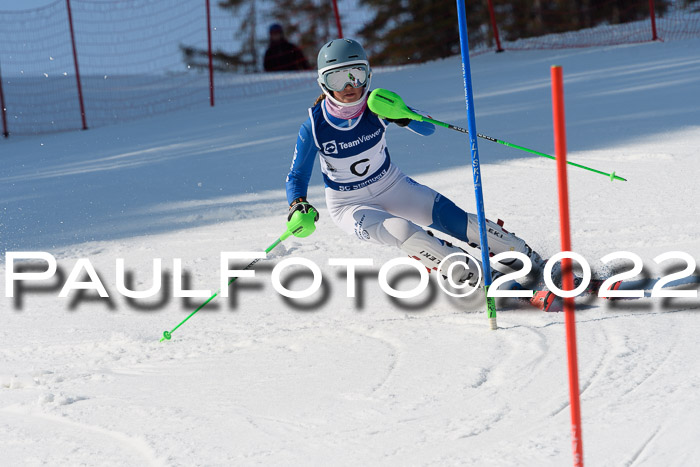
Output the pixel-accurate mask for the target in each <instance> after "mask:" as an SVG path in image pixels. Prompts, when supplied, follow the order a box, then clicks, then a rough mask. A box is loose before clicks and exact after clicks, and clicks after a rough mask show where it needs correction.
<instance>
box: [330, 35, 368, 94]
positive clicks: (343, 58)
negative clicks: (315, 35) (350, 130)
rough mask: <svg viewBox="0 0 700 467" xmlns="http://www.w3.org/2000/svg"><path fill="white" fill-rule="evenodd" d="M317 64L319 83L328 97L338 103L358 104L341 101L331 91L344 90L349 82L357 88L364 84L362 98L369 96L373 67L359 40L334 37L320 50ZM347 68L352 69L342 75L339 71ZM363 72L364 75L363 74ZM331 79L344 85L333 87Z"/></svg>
mask: <svg viewBox="0 0 700 467" xmlns="http://www.w3.org/2000/svg"><path fill="white" fill-rule="evenodd" d="M317 65H318V85H319V86H321V90H322V91H323V93H324V94H325V95H326V97H327V98H329V99H331V100H332V101H333V102H334V103H336V104H337V105H340V106H343V107H347V106H351V105H355V104H356V103H355V102H351V103H344V102H340V101H339V100H337V99H335V98H334V97H333V93H332V92H331V91H342V89H344V88H345V85H347V84H350V85H352V86H353V87H356V88H358V87H362V86H364V88H365V90H364V92H363V93H362V98H361V99H364V98H365V96H367V93H368V92H369V87H370V82H371V80H372V69H371V68H370V66H369V60H367V54H366V53H365V49H363V48H362V45H360V43H359V42H357V41H355V40H352V39H333V40H332V41H330V42H328V43H327V44H325V45H324V46H323V47H321V50H320V51H319V52H318V60H317ZM353 65H356V67H353ZM355 68H356V69H355ZM346 69H347V70H352V71H351V72H350V73H348V74H345V75H343V76H340V75H341V74H340V73H338V71H339V70H346ZM353 72H354V74H353ZM363 74H364V76H362V75H363ZM355 75H358V76H355ZM329 79H332V80H335V81H336V82H338V83H341V85H342V87H340V85H338V86H335V87H336V89H332V88H333V87H334V86H332V85H330V84H329V81H328V80H329ZM338 80H339V81H338ZM343 83H344V84H343ZM338 88H339V89H338Z"/></svg>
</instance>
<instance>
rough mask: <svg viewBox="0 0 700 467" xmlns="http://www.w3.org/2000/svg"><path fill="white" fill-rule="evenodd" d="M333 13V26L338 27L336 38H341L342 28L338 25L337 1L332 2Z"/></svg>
mask: <svg viewBox="0 0 700 467" xmlns="http://www.w3.org/2000/svg"><path fill="white" fill-rule="evenodd" d="M333 13H334V14H335V25H336V26H337V27H338V38H340V39H342V38H343V27H342V26H341V25H340V14H339V13H338V1H337V0H333Z"/></svg>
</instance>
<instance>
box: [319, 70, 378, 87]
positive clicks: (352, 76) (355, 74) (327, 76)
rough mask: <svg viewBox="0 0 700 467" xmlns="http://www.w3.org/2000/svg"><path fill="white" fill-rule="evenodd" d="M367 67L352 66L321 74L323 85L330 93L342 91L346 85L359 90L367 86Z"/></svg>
mask: <svg viewBox="0 0 700 467" xmlns="http://www.w3.org/2000/svg"><path fill="white" fill-rule="evenodd" d="M367 75H368V73H367V67H366V66H365V65H352V66H349V67H345V68H336V69H335V70H330V71H327V72H325V73H323V84H324V85H325V86H326V87H327V88H328V89H329V90H331V91H339V92H340V91H342V90H343V89H345V86H347V85H348V84H349V85H350V86H352V87H353V88H361V87H362V86H364V85H366V84H367Z"/></svg>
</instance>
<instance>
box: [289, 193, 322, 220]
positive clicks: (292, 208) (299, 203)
mask: <svg viewBox="0 0 700 467" xmlns="http://www.w3.org/2000/svg"><path fill="white" fill-rule="evenodd" d="M297 211H301V212H302V214H307V213H309V212H315V213H316V217H314V223H315V222H316V221H318V211H317V210H316V208H315V207H313V206H312V205H311V203H309V202H308V201H306V198H303V197H302V198H297V199H295V200H294V201H292V204H290V205H289V214H288V215H287V222H289V221H291V220H292V216H293V215H294V213H295V212H297Z"/></svg>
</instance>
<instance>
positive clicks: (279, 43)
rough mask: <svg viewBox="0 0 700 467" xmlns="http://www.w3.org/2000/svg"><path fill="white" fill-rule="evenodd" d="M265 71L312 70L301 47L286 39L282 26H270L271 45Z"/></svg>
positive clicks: (267, 53)
mask: <svg viewBox="0 0 700 467" xmlns="http://www.w3.org/2000/svg"><path fill="white" fill-rule="evenodd" d="M264 66H265V71H289V70H310V69H311V65H309V62H308V60H306V57H304V53H303V52H302V51H301V49H300V48H299V47H297V46H296V45H294V44H292V43H291V42H289V41H287V39H285V38H284V32H283V31H282V26H280V25H279V24H277V23H275V24H273V25H271V26H270V45H268V47H267V51H266V52H265V65H264Z"/></svg>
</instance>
